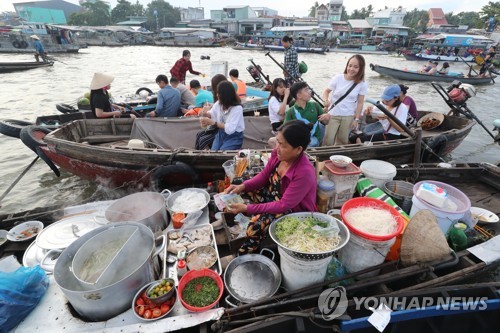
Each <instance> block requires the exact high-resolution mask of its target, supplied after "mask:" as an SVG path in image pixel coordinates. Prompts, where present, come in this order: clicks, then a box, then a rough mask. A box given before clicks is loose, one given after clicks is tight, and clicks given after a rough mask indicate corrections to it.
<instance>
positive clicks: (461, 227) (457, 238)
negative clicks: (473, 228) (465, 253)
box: [448, 222, 468, 251]
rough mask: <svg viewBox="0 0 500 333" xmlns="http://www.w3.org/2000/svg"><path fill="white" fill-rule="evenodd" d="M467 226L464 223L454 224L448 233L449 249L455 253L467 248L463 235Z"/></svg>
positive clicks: (465, 236) (465, 237) (464, 235)
mask: <svg viewBox="0 0 500 333" xmlns="http://www.w3.org/2000/svg"><path fill="white" fill-rule="evenodd" d="M466 228H467V226H466V225H465V224H464V223H460V222H459V223H455V224H454V225H453V227H452V228H451V229H450V231H449V234H448V236H449V238H450V242H451V247H452V248H453V250H455V251H462V250H465V249H466V248H467V243H468V240H467V235H466V234H465V229H466Z"/></svg>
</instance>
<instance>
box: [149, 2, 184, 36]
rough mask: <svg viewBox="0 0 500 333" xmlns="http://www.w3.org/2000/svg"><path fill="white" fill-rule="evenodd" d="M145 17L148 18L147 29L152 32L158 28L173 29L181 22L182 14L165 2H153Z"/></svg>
mask: <svg viewBox="0 0 500 333" xmlns="http://www.w3.org/2000/svg"><path fill="white" fill-rule="evenodd" d="M155 11H156V15H155ZM145 15H146V16H147V18H148V20H147V22H146V27H147V28H148V29H149V30H151V31H154V30H157V28H159V29H161V28H164V27H173V26H175V24H176V23H177V22H179V21H180V20H181V12H180V11H179V10H178V9H177V8H174V7H172V6H171V5H170V4H169V3H168V2H165V1H164V0H153V1H151V2H150V3H149V4H148V7H147V9H146V12H145Z"/></svg>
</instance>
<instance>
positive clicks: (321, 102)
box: [266, 52, 325, 107]
mask: <svg viewBox="0 0 500 333" xmlns="http://www.w3.org/2000/svg"><path fill="white" fill-rule="evenodd" d="M266 56H268V57H269V58H271V59H272V60H273V61H274V63H275V64H276V65H278V67H279V68H281V69H282V70H283V72H285V73H286V75H288V76H289V77H292V78H294V79H296V80H297V81H301V82H305V83H306V84H307V86H308V87H309V89H311V92H312V96H311V97H312V99H314V100H315V101H316V102H317V103H318V104H319V105H321V107H324V104H325V102H324V101H323V100H322V99H321V97H320V96H319V95H318V94H317V93H316V92H315V91H314V89H313V88H312V87H311V86H310V85H309V84H308V83H307V82H306V81H304V80H303V79H302V78H301V77H293V76H292V75H290V73H289V72H288V71H287V70H286V68H285V67H283V65H282V64H280V63H279V62H278V61H277V60H276V59H274V58H273V56H272V55H271V52H267V53H266Z"/></svg>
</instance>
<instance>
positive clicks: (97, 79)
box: [90, 73, 115, 90]
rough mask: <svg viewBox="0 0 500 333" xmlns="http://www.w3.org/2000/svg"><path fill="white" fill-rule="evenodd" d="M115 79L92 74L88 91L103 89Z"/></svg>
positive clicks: (106, 75) (102, 74) (101, 74)
mask: <svg viewBox="0 0 500 333" xmlns="http://www.w3.org/2000/svg"><path fill="white" fill-rule="evenodd" d="M114 79H115V78H114V77H113V76H111V75H108V74H104V73H94V77H93V78H92V82H90V90H96V89H101V88H104V87H106V86H108V85H110V84H111V82H113V80H114Z"/></svg>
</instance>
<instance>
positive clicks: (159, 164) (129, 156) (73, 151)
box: [23, 112, 475, 186]
mask: <svg viewBox="0 0 500 333" xmlns="http://www.w3.org/2000/svg"><path fill="white" fill-rule="evenodd" d="M422 114H426V112H422ZM474 124H475V122H474V121H471V120H468V119H466V118H462V117H455V116H445V120H444V122H443V123H442V124H441V126H440V127H438V129H437V130H432V131H423V140H424V141H425V142H426V143H427V144H428V145H429V146H430V147H431V148H432V149H433V150H434V151H435V153H437V154H439V155H441V156H444V155H446V154H449V153H451V152H452V151H453V150H454V149H455V148H456V147H458V145H460V143H461V142H462V141H463V140H464V138H465V137H466V136H467V135H468V134H469V132H470V131H471V129H472V126H473V125H474ZM245 125H246V129H245V138H244V143H243V148H245V149H252V150H256V151H259V152H262V153H270V152H271V150H270V149H269V147H268V143H267V141H268V139H269V138H270V137H272V136H273V134H272V132H271V127H270V122H269V118H268V117H267V116H257V117H255V116H248V117H245ZM200 130H201V129H200V125H199V121H198V120H197V119H192V118H181V119H175V118H165V119H136V120H135V121H134V120H131V119H82V120H77V121H74V122H71V123H69V124H65V125H63V126H62V127H60V128H59V129H57V130H55V131H53V132H52V133H50V134H49V135H47V136H45V138H44V142H45V143H47V145H46V146H45V145H42V147H41V148H42V149H43V151H44V152H45V154H46V155H47V156H48V157H49V158H50V160H52V162H54V163H55V164H56V165H58V166H60V167H61V168H62V169H64V170H67V171H69V172H71V173H73V174H75V175H77V176H80V177H82V178H85V179H90V180H93V181H97V182H100V183H104V184H106V185H108V186H115V185H121V184H124V183H135V182H140V183H142V184H144V185H151V184H156V183H158V182H160V183H162V184H168V185H170V184H172V185H186V184H192V183H194V182H196V180H199V179H203V180H209V179H213V178H214V175H216V176H219V177H223V169H222V164H223V163H224V162H225V161H227V160H228V159H230V158H232V157H233V156H234V155H235V154H236V153H237V151H216V152H212V151H200V150H196V149H194V145H195V138H196V134H197V133H198V132H200ZM130 139H139V140H142V141H143V142H145V143H147V144H146V146H148V144H149V146H148V147H149V148H143V149H129V148H128V147H127V144H128V141H129V140H130ZM23 141H24V140H23ZM308 153H309V154H310V155H311V156H314V157H317V158H318V159H319V160H321V161H323V160H327V159H328V158H329V157H330V156H331V155H336V154H340V155H347V156H349V157H351V158H352V159H353V160H354V161H355V162H361V161H363V160H365V159H382V160H387V161H390V162H393V163H396V164H398V163H408V162H411V161H412V159H413V157H414V156H413V155H414V154H415V140H414V139H412V138H402V139H398V140H390V141H384V142H374V143H373V144H372V145H371V146H367V145H364V144H351V145H344V146H323V147H317V148H309V149H308ZM431 157H432V155H430V154H426V155H424V159H431ZM158 177H161V179H159V178H158Z"/></svg>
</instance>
